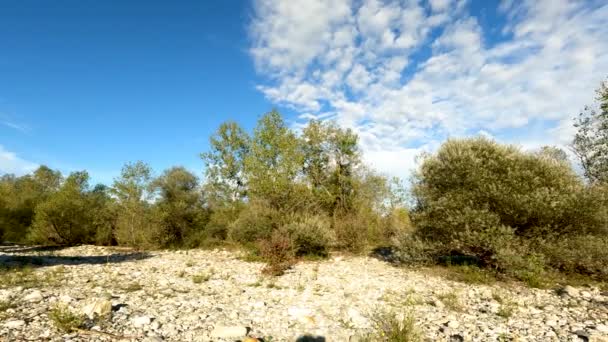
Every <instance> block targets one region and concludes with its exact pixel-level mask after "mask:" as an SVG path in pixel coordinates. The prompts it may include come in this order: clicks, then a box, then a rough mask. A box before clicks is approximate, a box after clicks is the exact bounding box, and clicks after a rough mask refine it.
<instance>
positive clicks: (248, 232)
mask: <svg viewBox="0 0 608 342" xmlns="http://www.w3.org/2000/svg"><path fill="white" fill-rule="evenodd" d="M280 222H281V215H280V213H279V211H277V210H276V209H273V208H271V207H270V206H268V205H266V204H265V203H262V202H253V203H250V204H249V205H248V206H247V207H246V208H245V209H243V210H242V211H241V212H240V214H239V216H238V218H237V219H236V221H234V222H233V223H232V224H231V225H230V231H229V237H230V238H231V239H232V240H234V241H236V242H240V243H245V244H247V243H252V242H256V241H258V240H265V239H268V238H270V235H271V234H272V232H273V231H274V230H275V229H277V228H278V227H279V225H280Z"/></svg>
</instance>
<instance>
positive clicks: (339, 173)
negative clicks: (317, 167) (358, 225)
mask: <svg viewBox="0 0 608 342" xmlns="http://www.w3.org/2000/svg"><path fill="white" fill-rule="evenodd" d="M329 143H330V148H331V153H332V154H331V159H332V160H333V161H334V163H335V166H334V170H333V172H332V175H331V177H330V184H331V186H332V189H333V193H334V196H335V201H334V204H333V210H334V211H341V212H348V211H350V210H352V209H353V199H354V198H355V196H356V194H355V187H354V184H355V177H356V175H355V171H356V169H357V167H358V166H359V165H360V163H361V154H360V150H359V145H358V143H359V137H358V136H357V135H356V134H355V133H354V132H353V131H352V130H351V129H340V128H337V127H334V128H333V129H332V132H331V135H330V137H329Z"/></svg>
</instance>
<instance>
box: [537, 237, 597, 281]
mask: <svg viewBox="0 0 608 342" xmlns="http://www.w3.org/2000/svg"><path fill="white" fill-rule="evenodd" d="M535 246H536V248H537V249H538V250H539V251H540V252H541V253H543V255H544V256H545V257H546V259H547V261H546V262H547V263H548V264H549V265H550V266H552V267H553V268H555V269H557V270H560V271H562V272H564V273H567V274H584V275H588V276H591V277H593V278H596V279H597V280H600V281H608V236H602V237H598V236H593V235H581V236H573V237H566V238H563V239H552V240H543V241H539V242H538V243H537V244H535Z"/></svg>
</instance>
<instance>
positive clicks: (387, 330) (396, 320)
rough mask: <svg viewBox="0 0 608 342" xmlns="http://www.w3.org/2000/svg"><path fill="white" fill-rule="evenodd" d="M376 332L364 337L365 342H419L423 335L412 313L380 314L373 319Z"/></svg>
mask: <svg viewBox="0 0 608 342" xmlns="http://www.w3.org/2000/svg"><path fill="white" fill-rule="evenodd" d="M372 322H373V327H374V331H373V332H372V333H371V334H369V335H367V336H364V337H363V338H362V339H361V341H363V342H379V341H382V342H418V341H422V334H421V333H420V331H419V330H418V328H417V327H416V319H415V317H414V314H413V313H412V312H406V313H404V314H401V315H398V314H395V313H393V312H383V313H378V314H376V315H375V316H374V317H372Z"/></svg>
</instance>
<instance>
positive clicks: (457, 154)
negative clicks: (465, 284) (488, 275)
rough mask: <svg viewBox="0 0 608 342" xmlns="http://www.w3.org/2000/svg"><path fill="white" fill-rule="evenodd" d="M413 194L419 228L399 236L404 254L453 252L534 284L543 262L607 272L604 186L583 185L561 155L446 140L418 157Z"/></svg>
mask: <svg viewBox="0 0 608 342" xmlns="http://www.w3.org/2000/svg"><path fill="white" fill-rule="evenodd" d="M413 193H414V196H415V200H416V207H415V210H414V213H413V216H412V218H413V222H414V225H415V226H416V228H417V231H416V232H415V234H414V235H407V236H408V238H405V239H403V238H402V239H400V241H399V244H400V245H401V251H400V253H401V254H402V257H403V258H409V259H422V260H427V261H428V260H429V259H433V258H435V260H436V261H437V260H440V259H441V258H446V256H454V255H459V256H461V257H464V258H465V259H466V260H474V261H475V263H477V264H478V265H480V266H484V267H489V268H492V269H495V270H497V271H499V272H501V273H504V274H508V275H511V276H513V277H515V278H518V279H521V280H523V281H526V282H528V283H529V284H530V285H533V286H538V285H539V284H540V282H541V279H542V277H543V276H544V273H545V272H546V270H547V268H548V267H549V266H551V267H554V268H557V269H559V270H562V271H568V272H579V273H587V274H590V275H591V274H593V275H596V276H598V277H602V276H603V275H602V274H605V271H606V269H605V268H603V267H602V264H601V261H600V260H605V258H606V254H605V253H604V252H603V251H604V250H606V249H608V244H606V236H607V235H606V234H607V233H608V230H607V225H606V222H607V221H606V210H607V209H606V208H607V204H608V202H607V201H606V192H605V189H603V188H601V187H589V186H587V185H585V184H584V183H583V182H582V180H581V179H580V178H579V177H578V176H577V175H576V173H575V172H574V171H573V170H572V168H571V166H570V165H569V164H567V162H565V161H564V160H562V159H559V158H553V157H550V156H548V155H547V154H544V153H526V152H522V151H521V150H519V149H518V148H516V147H513V146H506V145H500V144H498V143H495V142H493V141H490V140H488V139H485V138H474V139H464V140H449V141H447V142H446V143H445V144H443V145H442V146H441V148H440V149H439V150H438V152H437V153H436V154H434V155H427V156H426V157H425V158H424V159H423V163H422V165H421V168H420V170H419V172H418V173H417V174H416V176H415V183H414V186H413ZM429 241H430V243H431V246H427V245H428V244H429ZM539 241H544V243H540V242H539ZM541 246H543V247H542V248H540V247H541ZM587 246H588V247H589V248H587Z"/></svg>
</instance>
